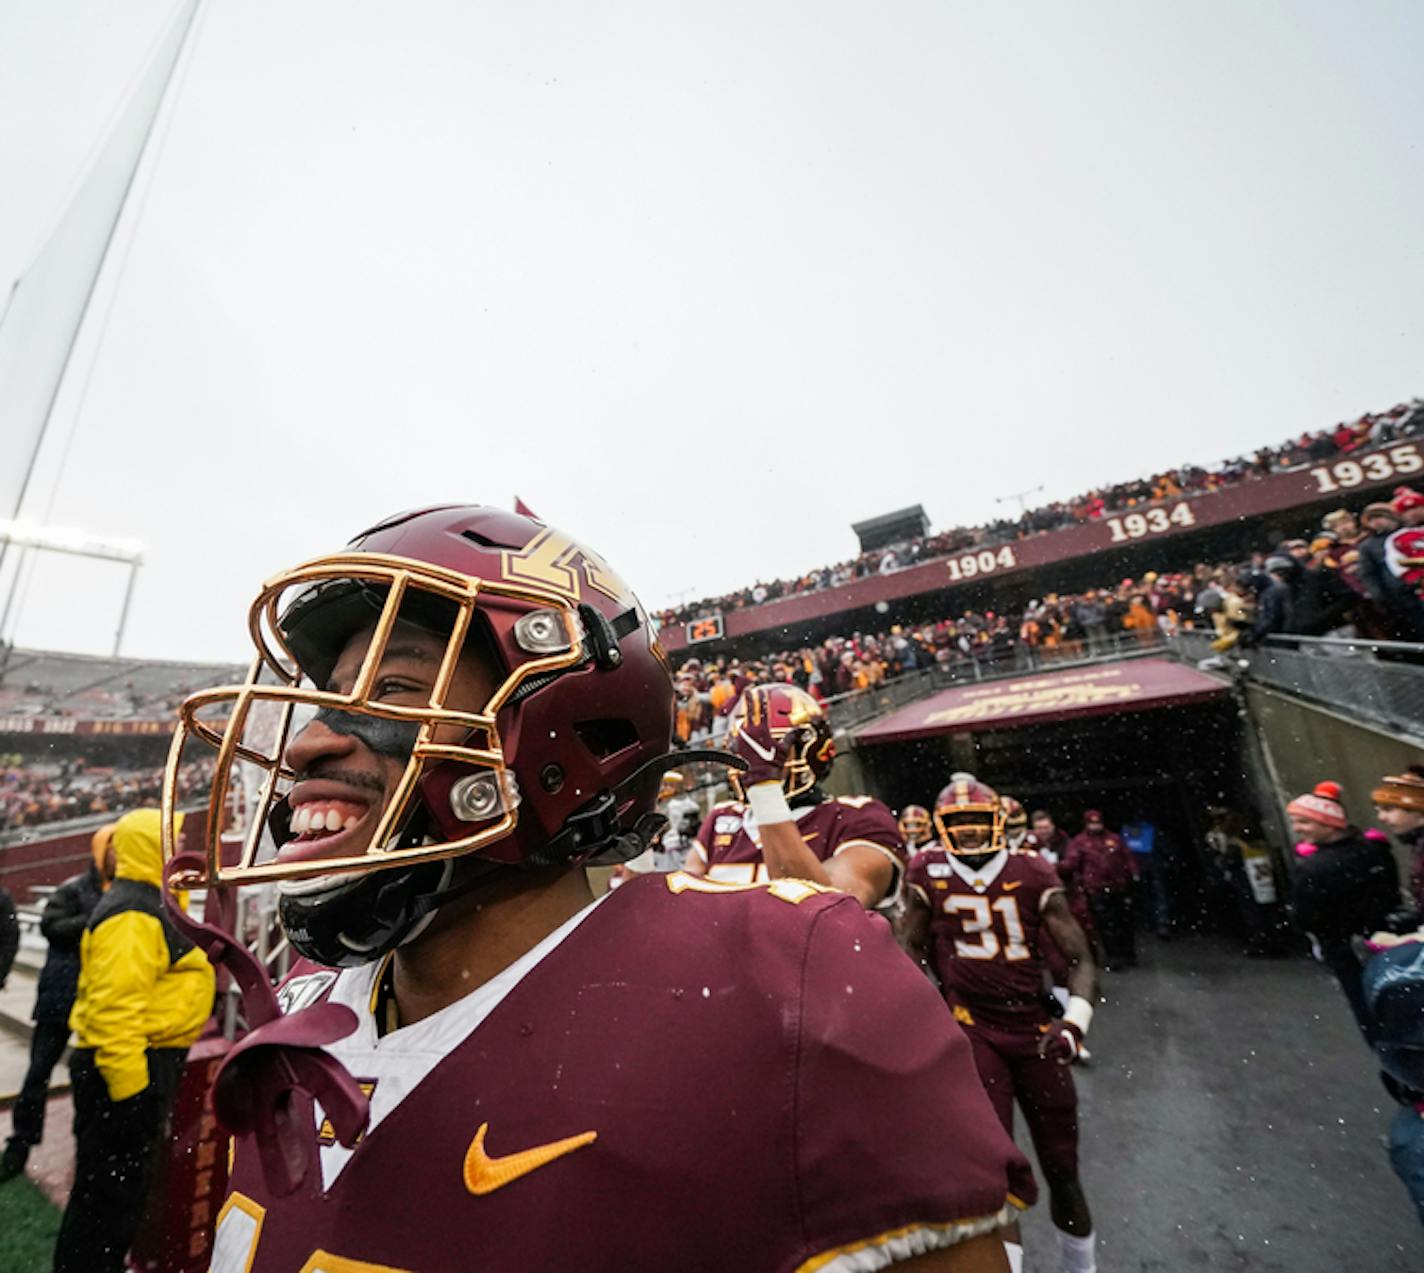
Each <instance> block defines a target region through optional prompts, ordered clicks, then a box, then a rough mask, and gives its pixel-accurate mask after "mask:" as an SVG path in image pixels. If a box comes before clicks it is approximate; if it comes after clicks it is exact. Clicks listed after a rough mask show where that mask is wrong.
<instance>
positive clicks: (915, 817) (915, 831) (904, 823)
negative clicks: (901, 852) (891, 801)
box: [900, 804, 934, 849]
mask: <svg viewBox="0 0 1424 1273" xmlns="http://www.w3.org/2000/svg"><path fill="white" fill-rule="evenodd" d="M900 834H901V835H902V836H904V837H905V843H906V845H908V846H909V847H910V848H912V849H917V848H919V847H920V845H922V844H924V843H925V842H926V841H927V840H929V839H930V838H931V836H932V835H933V834H934V828H933V826H932V824H931V823H930V811H929V810H928V809H926V808H925V807H924V805H922V804H907V805H906V806H905V807H904V809H902V810H901V811H900Z"/></svg>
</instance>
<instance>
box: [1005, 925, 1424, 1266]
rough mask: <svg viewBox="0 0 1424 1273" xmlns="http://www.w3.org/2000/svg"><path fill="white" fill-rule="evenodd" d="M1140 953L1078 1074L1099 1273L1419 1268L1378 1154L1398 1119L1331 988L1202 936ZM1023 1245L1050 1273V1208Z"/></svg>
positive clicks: (1420, 1238)
mask: <svg viewBox="0 0 1424 1273" xmlns="http://www.w3.org/2000/svg"><path fill="white" fill-rule="evenodd" d="M1142 954H1143V966H1142V967H1141V968H1138V969H1135V970H1133V971H1130V972H1124V973H1109V974H1106V975H1105V977H1104V979H1103V990H1104V993H1105V995H1106V997H1107V1000H1108V1001H1107V1002H1106V1003H1105V1004H1103V1006H1102V1007H1101V1008H1100V1009H1099V1012H1098V1015H1097V1017H1096V1018H1095V1020H1094V1023H1093V1031H1092V1038H1091V1040H1090V1044H1091V1047H1092V1051H1093V1055H1094V1063H1093V1064H1092V1066H1091V1067H1090V1068H1088V1069H1086V1070H1082V1071H1079V1072H1078V1075H1077V1077H1078V1091H1079V1098H1080V1102H1081V1107H1082V1125H1083V1134H1082V1143H1081V1158H1082V1171H1083V1178H1084V1183H1085V1186H1086V1188H1087V1192H1088V1200H1089V1203H1090V1205H1091V1207H1092V1210H1093V1215H1094V1219H1095V1222H1096V1227H1097V1232H1098V1267H1099V1268H1100V1269H1101V1270H1103V1273H1129V1271H1131V1273H1169V1271H1170V1273H1178V1271H1179V1270H1182V1269H1197V1268H1200V1269H1230V1270H1249V1271H1250V1273H1337V1271H1338V1270H1341V1269H1366V1268H1367V1269H1370V1270H1371V1271H1372V1273H1395V1271H1396V1270H1397V1271H1398V1273H1405V1271H1406V1270H1409V1271H1412V1273H1418V1270H1420V1269H1424V1230H1421V1228H1420V1225H1419V1222H1418V1220H1417V1219H1416V1218H1415V1216H1414V1213H1413V1209H1412V1207H1411V1205H1410V1202H1409V1199H1408V1195H1407V1194H1406V1193H1405V1191H1404V1188H1403V1186H1402V1185H1401V1184H1400V1183H1399V1181H1398V1179H1397V1178H1396V1177H1395V1176H1394V1174H1393V1172H1392V1171H1391V1170H1390V1167H1389V1160H1388V1156H1387V1152H1386V1148H1385V1144H1384V1141H1383V1136H1384V1133H1385V1131H1386V1128H1387V1126H1388V1124H1389V1120H1390V1118H1391V1117H1392V1116H1393V1114H1394V1111H1395V1108H1396V1107H1395V1105H1394V1104H1393V1102H1391V1101H1390V1100H1389V1099H1388V1097H1387V1096H1386V1095H1385V1092H1384V1089H1383V1088H1382V1087H1381V1086H1380V1083H1379V1079H1378V1077H1377V1073H1376V1067H1375V1066H1373V1065H1372V1064H1371V1058H1370V1054H1369V1052H1368V1051H1367V1050H1366V1048H1365V1046H1364V1044H1363V1043H1362V1042H1361V1040H1360V1037H1359V1034H1358V1032H1357V1031H1356V1029H1355V1026H1354V1023H1353V1020H1352V1019H1351V1017H1350V1015H1349V1011H1348V1009H1347V1008H1346V1006H1345V1001H1344V999H1343V997H1342V996H1341V994H1340V992H1339V990H1338V989H1337V987H1336V985H1335V983H1334V981H1333V980H1331V978H1330V977H1329V976H1328V975H1327V974H1326V973H1325V972H1324V971H1323V970H1322V969H1321V968H1320V967H1319V966H1318V965H1315V964H1312V963H1310V962H1308V961H1307V960H1305V959H1291V960H1286V961H1257V960H1247V959H1243V958H1241V957H1239V956H1237V955H1236V954H1235V953H1233V952H1231V951H1229V950H1228V949H1227V948H1226V947H1225V946H1224V945H1222V944H1221V943H1219V942H1217V941H1215V940H1209V939H1204V938H1190V939H1185V940H1178V941H1175V942H1173V943H1171V944H1164V943H1159V942H1156V941H1154V939H1152V938H1150V937H1149V938H1146V939H1145V943H1144V945H1143V946H1142ZM1019 1141H1020V1143H1021V1144H1026V1143H1027V1136H1026V1134H1024V1132H1023V1130H1022V1128H1020V1131H1019ZM1024 1236H1025V1255H1026V1257H1027V1258H1026V1260H1025V1269H1026V1270H1029V1271H1030V1273H1038V1271H1039V1270H1056V1269H1057V1267H1058V1253H1057V1243H1056V1241H1055V1238H1054V1232H1053V1228H1052V1225H1051V1222H1050V1220H1049V1218H1048V1211H1047V1207H1046V1205H1041V1206H1039V1207H1036V1208H1035V1209H1034V1211H1033V1212H1032V1213H1031V1214H1030V1216H1029V1217H1028V1219H1027V1221H1026V1223H1025V1225H1024Z"/></svg>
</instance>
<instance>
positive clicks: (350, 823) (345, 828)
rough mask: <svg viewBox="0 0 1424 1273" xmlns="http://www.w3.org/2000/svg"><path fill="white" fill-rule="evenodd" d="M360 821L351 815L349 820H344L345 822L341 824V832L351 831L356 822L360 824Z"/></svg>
mask: <svg viewBox="0 0 1424 1273" xmlns="http://www.w3.org/2000/svg"><path fill="white" fill-rule="evenodd" d="M360 821H361V819H360V818H358V817H357V816H356V815H355V814H354V813H353V814H352V815H351V816H350V817H349V818H347V819H346V821H345V822H343V823H342V824H341V829H342V830H343V831H349V830H351V828H352V827H354V826H355V825H356V824H357V823H358V822H360Z"/></svg>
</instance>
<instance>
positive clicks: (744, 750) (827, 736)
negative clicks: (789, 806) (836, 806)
mask: <svg viewBox="0 0 1424 1273" xmlns="http://www.w3.org/2000/svg"><path fill="white" fill-rule="evenodd" d="M731 737H732V752H733V754H734V755H736V756H739V757H741V758H742V759H744V760H746V761H747V762H748V769H747V772H746V773H745V774H742V775H738V774H735V773H734V774H731V775H729V777H730V780H731V783H732V788H733V790H734V791H735V792H736V793H737V796H738V798H740V799H745V798H746V797H745V788H747V787H750V786H754V785H755V784H756V783H757V782H759V781H762V780H763V779H764V778H773V779H774V778H778V777H779V778H780V780H781V786H782V789H783V790H784V791H785V792H786V796H787V799H791V798H792V797H794V796H799V795H801V794H802V793H804V792H807V791H810V790H811V788H812V787H814V786H815V785H816V783H818V782H819V781H820V780H821V779H822V778H824V777H825V776H826V775H827V774H828V773H830V772H831V765H832V763H833V762H834V761H835V758H836V742H835V737H834V736H833V734H832V732H831V723H830V721H828V720H827V719H826V714H825V712H824V711H822V710H821V705H820V704H819V703H818V702H816V700H815V699H814V698H812V697H811V695H810V694H808V693H807V692H806V691H805V690H803V689H801V688H800V687H799V686H797V685H787V684H783V683H782V682H779V681H778V682H776V683H775V684H772V685H750V686H748V687H747V688H746V690H744V691H743V693H742V696H741V698H739V699H738V700H737V705H736V707H734V708H733V709H732V720H731Z"/></svg>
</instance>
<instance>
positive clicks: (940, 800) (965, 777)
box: [934, 774, 1005, 857]
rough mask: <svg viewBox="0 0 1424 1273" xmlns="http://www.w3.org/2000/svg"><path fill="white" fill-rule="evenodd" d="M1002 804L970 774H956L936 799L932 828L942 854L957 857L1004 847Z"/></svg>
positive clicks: (996, 850)
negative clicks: (937, 835)
mask: <svg viewBox="0 0 1424 1273" xmlns="http://www.w3.org/2000/svg"><path fill="white" fill-rule="evenodd" d="M1004 821H1005V812H1004V804H1003V801H1001V800H1000V799H999V795H998V793H997V792H996V791H995V790H994V789H993V788H992V787H990V786H987V785H986V784H984V783H982V782H980V781H979V780H978V779H977V778H975V777H974V775H973V774H956V775H955V776H954V777H953V778H952V779H951V780H950V783H949V786H947V787H946V788H945V789H944V790H943V791H941V792H940V793H939V795H938V796H937V797H936V799H935V811H934V824H935V830H936V831H938V832H939V839H940V843H941V844H942V845H943V846H944V848H945V851H946V852H948V853H953V854H955V855H956V856H960V857H979V856H981V855H983V854H986V853H997V852H998V851H999V850H1000V849H1002V848H1004V847H1005V837H1004Z"/></svg>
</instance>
